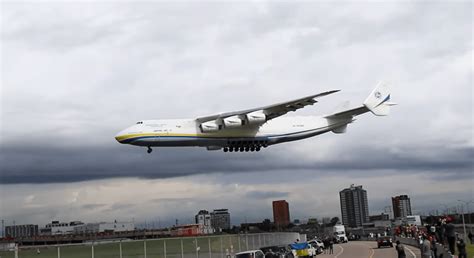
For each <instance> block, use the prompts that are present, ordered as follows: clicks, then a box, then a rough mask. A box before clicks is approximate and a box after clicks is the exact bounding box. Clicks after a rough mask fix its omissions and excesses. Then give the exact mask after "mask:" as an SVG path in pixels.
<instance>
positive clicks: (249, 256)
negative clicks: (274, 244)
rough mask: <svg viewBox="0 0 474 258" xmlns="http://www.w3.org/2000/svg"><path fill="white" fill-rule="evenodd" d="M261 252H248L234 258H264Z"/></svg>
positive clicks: (237, 254)
mask: <svg viewBox="0 0 474 258" xmlns="http://www.w3.org/2000/svg"><path fill="white" fill-rule="evenodd" d="M264 257H265V255H264V254H263V252H262V250H250V251H245V252H240V253H236V254H235V258H264Z"/></svg>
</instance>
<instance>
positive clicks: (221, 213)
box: [211, 209, 230, 231]
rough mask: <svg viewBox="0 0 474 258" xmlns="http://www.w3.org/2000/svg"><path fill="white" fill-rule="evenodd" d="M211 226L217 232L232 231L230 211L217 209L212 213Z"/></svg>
mask: <svg viewBox="0 0 474 258" xmlns="http://www.w3.org/2000/svg"><path fill="white" fill-rule="evenodd" d="M211 225H212V227H213V228H214V229H215V230H216V231H222V230H227V229H230V213H229V210H228V209H217V210H214V211H213V212H211Z"/></svg>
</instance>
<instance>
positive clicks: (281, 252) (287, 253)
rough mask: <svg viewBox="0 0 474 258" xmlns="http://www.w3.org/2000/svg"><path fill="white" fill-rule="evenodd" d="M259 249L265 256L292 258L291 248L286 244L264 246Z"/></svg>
mask: <svg viewBox="0 0 474 258" xmlns="http://www.w3.org/2000/svg"><path fill="white" fill-rule="evenodd" d="M260 250H262V252H263V253H264V254H265V258H294V255H293V252H292V250H291V248H290V247H289V246H286V245H274V246H265V247H262V248H260Z"/></svg>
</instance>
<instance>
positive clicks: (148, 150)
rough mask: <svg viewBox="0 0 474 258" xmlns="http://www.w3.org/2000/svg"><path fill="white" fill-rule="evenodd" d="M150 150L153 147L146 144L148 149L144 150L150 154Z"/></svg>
mask: <svg viewBox="0 0 474 258" xmlns="http://www.w3.org/2000/svg"><path fill="white" fill-rule="evenodd" d="M152 151H153V149H152V148H151V147H150V146H148V149H147V150H146V152H148V154H150V153H151V152H152Z"/></svg>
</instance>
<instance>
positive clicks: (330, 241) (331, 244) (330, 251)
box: [329, 239, 334, 254]
mask: <svg viewBox="0 0 474 258" xmlns="http://www.w3.org/2000/svg"><path fill="white" fill-rule="evenodd" d="M333 253H334V241H333V240H332V239H331V240H329V254H333Z"/></svg>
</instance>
